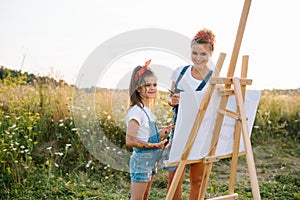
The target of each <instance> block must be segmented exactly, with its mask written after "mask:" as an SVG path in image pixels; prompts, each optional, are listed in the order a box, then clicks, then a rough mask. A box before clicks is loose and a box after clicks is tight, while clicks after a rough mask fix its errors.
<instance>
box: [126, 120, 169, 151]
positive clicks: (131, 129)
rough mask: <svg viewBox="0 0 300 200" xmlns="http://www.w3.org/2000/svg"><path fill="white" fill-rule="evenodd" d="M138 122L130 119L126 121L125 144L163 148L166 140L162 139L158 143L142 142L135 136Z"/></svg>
mask: <svg viewBox="0 0 300 200" xmlns="http://www.w3.org/2000/svg"><path fill="white" fill-rule="evenodd" d="M138 128H139V123H138V122H137V121H136V120H134V119H132V120H130V121H129V123H128V127H127V130H126V145H127V146H130V147H137V148H163V147H164V144H165V143H166V142H167V140H163V141H161V142H159V143H150V142H144V141H141V140H139V139H137V138H136V134H137V130H138Z"/></svg>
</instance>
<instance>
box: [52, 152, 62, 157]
mask: <svg viewBox="0 0 300 200" xmlns="http://www.w3.org/2000/svg"><path fill="white" fill-rule="evenodd" d="M54 154H55V155H57V156H63V155H64V153H61V152H55V153H54Z"/></svg>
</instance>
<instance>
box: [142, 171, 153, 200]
mask: <svg viewBox="0 0 300 200" xmlns="http://www.w3.org/2000/svg"><path fill="white" fill-rule="evenodd" d="M153 178H154V176H153V175H152V176H151V181H150V182H149V183H148V184H147V188H146V191H145V195H144V198H143V200H147V199H148V196H149V193H150V189H151V185H152V182H153Z"/></svg>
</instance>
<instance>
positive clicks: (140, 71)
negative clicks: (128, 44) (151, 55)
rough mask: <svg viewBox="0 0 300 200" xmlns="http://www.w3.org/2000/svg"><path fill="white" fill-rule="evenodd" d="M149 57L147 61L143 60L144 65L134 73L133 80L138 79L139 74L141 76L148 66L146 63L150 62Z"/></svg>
mask: <svg viewBox="0 0 300 200" xmlns="http://www.w3.org/2000/svg"><path fill="white" fill-rule="evenodd" d="M150 62H151V59H150V60H148V61H147V62H145V65H144V67H142V69H140V70H139V71H137V72H136V74H135V81H138V80H139V78H140V76H142V75H143V74H144V73H145V72H146V71H147V70H148V69H149V68H148V65H149V64H150Z"/></svg>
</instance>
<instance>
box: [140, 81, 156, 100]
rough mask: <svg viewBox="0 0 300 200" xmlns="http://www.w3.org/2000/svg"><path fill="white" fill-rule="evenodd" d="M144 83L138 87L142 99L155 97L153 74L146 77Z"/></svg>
mask: <svg viewBox="0 0 300 200" xmlns="http://www.w3.org/2000/svg"><path fill="white" fill-rule="evenodd" d="M144 81H145V84H144V85H142V86H141V87H139V89H138V92H139V93H140V96H141V97H142V99H144V100H147V99H153V98H155V97H156V92H157V78H156V77H154V76H150V77H146V78H145V80H144Z"/></svg>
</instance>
